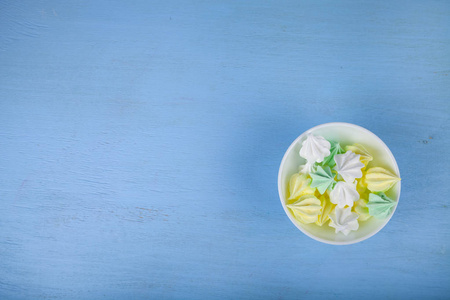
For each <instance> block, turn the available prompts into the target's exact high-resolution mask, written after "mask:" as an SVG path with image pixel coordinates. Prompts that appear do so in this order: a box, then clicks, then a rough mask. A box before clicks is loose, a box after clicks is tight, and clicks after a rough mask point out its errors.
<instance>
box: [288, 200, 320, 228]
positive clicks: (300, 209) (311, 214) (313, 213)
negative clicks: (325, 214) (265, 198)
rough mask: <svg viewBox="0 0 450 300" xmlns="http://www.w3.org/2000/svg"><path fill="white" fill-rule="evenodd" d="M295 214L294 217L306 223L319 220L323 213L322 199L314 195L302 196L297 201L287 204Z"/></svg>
mask: <svg viewBox="0 0 450 300" xmlns="http://www.w3.org/2000/svg"><path fill="white" fill-rule="evenodd" d="M286 206H287V207H288V208H289V209H290V210H291V211H292V213H293V214H294V217H295V218H296V219H297V220H298V221H300V222H302V223H305V224H309V223H314V222H317V220H318V217H319V215H320V214H321V213H322V206H321V203H320V200H319V199H317V198H316V197H314V196H313V195H305V196H302V197H300V199H298V200H297V201H296V202H295V203H293V204H288V205H286Z"/></svg>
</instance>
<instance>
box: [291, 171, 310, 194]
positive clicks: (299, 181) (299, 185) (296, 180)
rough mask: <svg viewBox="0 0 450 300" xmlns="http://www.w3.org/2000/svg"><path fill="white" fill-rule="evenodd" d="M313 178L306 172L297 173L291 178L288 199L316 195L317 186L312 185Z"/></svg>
mask: <svg viewBox="0 0 450 300" xmlns="http://www.w3.org/2000/svg"><path fill="white" fill-rule="evenodd" d="M310 183H311V178H308V177H307V176H306V175H305V174H299V173H295V174H294V175H292V176H291V179H290V180H289V198H288V200H296V199H298V198H300V197H301V196H304V195H308V194H309V195H314V192H315V191H316V189H315V188H312V187H311V186H310Z"/></svg>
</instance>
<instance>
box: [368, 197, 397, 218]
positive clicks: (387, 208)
mask: <svg viewBox="0 0 450 300" xmlns="http://www.w3.org/2000/svg"><path fill="white" fill-rule="evenodd" d="M367 207H368V208H369V214H370V215H371V216H374V217H375V218H377V219H383V218H386V217H387V216H389V215H390V214H391V212H392V210H393V209H394V207H395V201H394V200H392V199H391V198H389V197H388V196H386V195H385V194H384V193H379V194H378V195H377V194H373V193H372V194H370V195H369V202H368V203H367Z"/></svg>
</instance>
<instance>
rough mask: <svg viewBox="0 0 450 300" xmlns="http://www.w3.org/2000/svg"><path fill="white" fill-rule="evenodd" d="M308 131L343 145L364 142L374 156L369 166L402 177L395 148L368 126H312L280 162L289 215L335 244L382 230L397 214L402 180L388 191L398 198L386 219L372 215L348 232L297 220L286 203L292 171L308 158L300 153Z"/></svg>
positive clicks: (280, 180) (280, 184)
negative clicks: (390, 146)
mask: <svg viewBox="0 0 450 300" xmlns="http://www.w3.org/2000/svg"><path fill="white" fill-rule="evenodd" d="M307 133H313V134H314V135H320V136H323V137H324V138H326V139H327V140H332V141H338V142H340V143H341V145H350V144H354V143H359V144H362V145H363V146H364V147H365V148H366V149H367V150H368V151H369V152H370V153H371V154H372V156H373V157H374V159H373V161H371V162H370V164H369V168H370V167H373V166H378V167H383V168H386V169H387V170H389V171H391V172H393V173H394V174H397V176H399V177H400V173H399V170H398V166H397V162H396V161H395V158H394V156H393V155H392V153H391V151H390V150H389V148H388V147H387V146H386V145H385V144H384V142H383V141H382V140H381V139H380V138H378V137H377V136H376V135H375V134H373V133H372V132H370V131H369V130H367V129H365V128H362V127H360V126H357V125H353V124H348V123H327V124H323V125H319V126H316V127H314V128H311V129H310V130H308V131H306V132H304V133H303V134H302V135H300V136H299V137H298V138H297V139H296V140H295V141H294V142H293V143H292V144H291V146H290V147H289V149H288V150H287V151H286V154H285V156H284V158H283V161H282V162H281V165H280V171H279V174H278V192H279V194H280V200H281V203H282V205H283V208H284V210H285V212H286V214H287V215H288V217H289V219H290V220H291V221H292V222H293V223H294V224H295V226H297V227H298V228H299V229H300V230H301V231H303V232H304V233H305V234H306V235H308V236H310V237H311V238H314V239H316V240H318V241H321V242H324V243H329V244H335V245H344V244H352V243H356V242H360V241H362V240H365V239H367V238H369V237H371V236H372V235H374V234H375V233H377V232H378V231H379V230H381V228H383V227H384V226H385V225H386V224H387V222H388V221H389V219H390V218H391V217H392V215H393V214H394V211H395V208H396V207H397V205H398V200H399V197H400V186H401V182H398V183H397V184H395V185H394V187H392V188H391V189H390V190H389V191H387V192H386V195H387V196H388V197H390V198H391V199H394V200H396V203H397V204H396V206H395V207H394V210H393V212H392V214H391V215H390V216H389V217H388V218H386V219H382V220H380V219H376V218H373V217H372V218H370V219H369V220H367V221H364V222H360V223H359V229H358V230H357V231H352V232H350V233H349V235H347V236H345V235H343V234H342V233H338V234H336V233H335V232H334V228H332V227H330V226H328V224H329V223H327V224H325V225H323V226H321V227H319V226H317V225H315V224H303V223H301V222H299V221H297V220H296V219H295V218H294V217H293V216H292V214H291V212H290V211H289V209H288V208H287V207H286V200H285V199H286V193H287V189H288V183H289V178H290V177H291V176H292V174H294V173H296V172H298V167H299V166H300V165H303V164H304V163H306V160H305V159H303V158H302V157H300V155H299V151H300V148H301V145H302V142H303V141H304V140H305V139H306V134H307Z"/></svg>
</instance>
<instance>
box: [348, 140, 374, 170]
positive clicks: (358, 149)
mask: <svg viewBox="0 0 450 300" xmlns="http://www.w3.org/2000/svg"><path fill="white" fill-rule="evenodd" d="M345 150H346V151H352V152H353V153H355V154H359V155H360V157H359V160H360V161H361V162H362V163H363V164H364V168H365V167H367V165H368V164H369V162H371V161H372V160H373V157H372V155H370V153H369V151H367V149H366V148H364V146H363V145H361V144H353V145H350V146H347V147H345Z"/></svg>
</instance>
